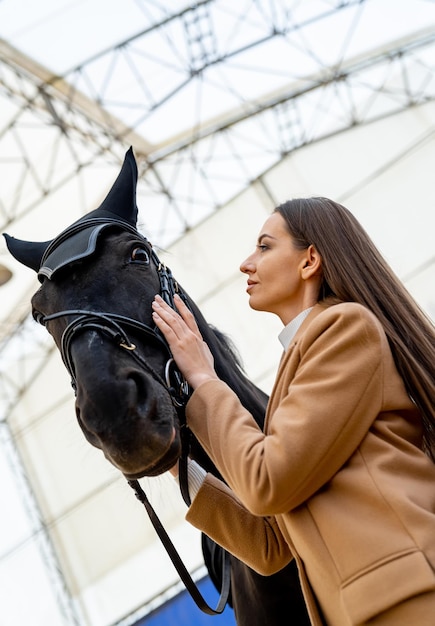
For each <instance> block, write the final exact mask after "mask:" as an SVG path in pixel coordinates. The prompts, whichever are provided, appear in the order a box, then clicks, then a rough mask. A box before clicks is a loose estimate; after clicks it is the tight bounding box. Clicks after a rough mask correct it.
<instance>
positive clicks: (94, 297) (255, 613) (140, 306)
mask: <svg viewBox="0 0 435 626" xmlns="http://www.w3.org/2000/svg"><path fill="white" fill-rule="evenodd" d="M137 176H138V171H137V164H136V159H135V157H134V154H133V150H132V148H130V149H129V150H128V151H127V153H126V154H125V158H124V162H123V165H122V167H121V170H120V172H119V174H118V176H117V178H116V180H115V182H114V184H113V185H112V187H111V188H110V190H109V192H108V194H107V196H106V197H105V199H104V200H103V202H102V204H101V205H100V206H99V207H98V208H97V209H95V210H93V211H90V212H89V213H87V214H86V215H84V216H83V217H81V218H80V219H79V220H77V221H76V222H74V223H73V224H71V225H70V226H69V227H67V228H66V229H65V230H64V231H62V232H61V233H60V234H59V235H58V236H57V237H55V238H54V239H52V240H50V241H45V242H31V241H24V240H20V239H16V238H14V237H11V236H10V235H8V234H6V233H4V236H5V239H6V243H7V247H8V249H9V251H10V252H11V254H12V255H13V256H14V257H15V259H16V260H17V261H19V262H20V263H22V264H24V265H26V266H27V267H29V268H30V269H32V270H33V271H35V272H37V275H38V279H39V281H40V283H41V286H40V288H39V289H38V290H37V291H36V293H35V294H34V295H33V297H32V299H31V306H32V314H33V317H34V319H35V320H36V321H37V322H39V323H42V324H43V325H44V326H45V327H46V329H47V330H48V332H49V333H50V334H51V336H52V337H53V339H54V341H55V343H56V346H57V348H58V349H59V352H60V354H61V356H62V359H63V362H64V364H65V366H66V368H67V370H68V371H69V374H70V376H71V383H72V386H73V389H74V392H75V412H76V417H77V421H78V424H79V426H80V428H81V430H82V432H83V434H84V436H85V438H86V439H87V441H88V442H89V443H90V444H91V445H93V446H95V447H96V448H99V449H100V450H101V451H102V452H103V454H104V456H105V457H106V458H107V460H108V461H109V462H110V463H111V464H112V465H114V466H115V467H116V468H117V469H118V470H119V471H121V472H122V473H123V475H124V476H125V477H126V479H127V480H128V481H137V479H139V478H142V477H145V476H149V477H153V476H158V475H160V474H162V473H164V472H166V471H167V470H168V469H169V468H171V467H172V466H173V465H174V464H175V463H176V462H177V460H178V459H179V458H180V456H181V454H182V433H183V430H185V429H186V426H185V420H184V419H183V418H184V406H185V402H186V399H187V398H188V396H189V393H190V392H189V388H188V386H187V384H186V383H185V381H184V380H183V379H182V376H181V374H180V372H179V371H178V370H177V368H176V365H175V363H174V361H173V359H172V358H171V354H170V351H169V348H168V346H167V344H166V342H165V340H164V338H163V336H162V335H161V334H160V333H159V331H158V330H157V328H156V327H155V325H154V324H153V322H152V316H151V313H152V309H151V303H152V301H153V299H154V296H155V294H156V293H160V294H161V295H162V297H164V299H166V301H167V302H168V303H170V304H171V306H173V300H172V298H173V293H174V292H175V291H177V292H178V293H179V294H180V295H181V296H182V297H183V299H184V301H185V302H186V304H187V305H188V306H189V308H190V309H191V311H192V312H193V314H194V316H195V318H196V321H197V323H198V326H199V329H200V331H201V333H202V336H203V337H204V340H205V341H206V342H207V343H208V345H209V347H210V350H211V352H212V354H213V357H214V361H215V367H216V371H217V374H218V376H219V377H220V378H221V379H222V380H224V381H225V382H226V383H227V384H228V385H229V386H230V387H231V388H232V389H233V390H234V392H235V393H236V394H237V395H238V397H239V399H240V401H241V402H242V404H243V405H244V406H245V408H247V409H248V410H249V411H250V412H251V414H252V415H253V417H254V419H255V420H256V422H257V423H258V424H259V426H262V425H263V422H264V416H265V408H266V404H267V400H268V397H267V395H266V394H265V393H264V392H263V391H261V390H260V389H259V388H258V387H257V386H256V385H254V384H253V383H252V382H251V381H250V380H249V379H248V377H247V376H246V374H245V372H244V370H243V368H242V366H241V363H240V360H239V358H238V356H237V353H236V351H235V349H234V346H233V345H232V343H231V342H230V341H229V340H228V338H227V337H226V336H225V335H224V334H223V333H221V332H220V331H219V330H218V329H217V328H215V327H214V326H212V325H211V324H209V323H208V322H207V321H206V320H205V318H204V316H203V315H202V313H201V311H200V310H199V308H198V306H197V305H196V304H195V302H194V301H193V300H192V298H191V297H190V296H189V295H188V294H187V293H186V292H185V291H184V289H183V288H182V287H181V286H180V285H179V284H178V283H177V282H176V281H175V279H174V277H173V275H172V272H171V270H170V269H169V268H167V267H166V266H165V265H164V264H162V263H161V262H160V260H159V258H158V256H157V254H156V251H155V249H154V248H153V246H152V244H151V243H150V242H149V241H148V239H147V238H146V237H145V236H144V235H143V234H141V233H140V232H139V231H138V229H137V217H138V208H137V205H136V187H137ZM189 454H190V456H191V457H192V458H194V459H195V460H196V461H197V462H198V463H199V464H200V465H201V466H202V467H203V468H204V469H205V470H206V471H208V472H212V473H213V474H215V475H216V476H218V477H220V476H219V473H218V471H217V469H216V467H215V466H214V465H213V463H212V461H211V459H210V458H209V457H208V456H207V455H206V453H205V452H204V450H203V449H202V448H201V446H200V444H199V442H198V441H197V440H196V439H195V438H194V437H193V435H192V434H191V433H190V436H189ZM220 478H221V477H220ZM202 548H203V554H204V561H205V564H206V566H207V568H208V570H209V573H210V577H211V579H212V581H213V582H214V584H215V585H216V587H217V588H219V587H220V584H221V578H222V576H223V574H222V572H221V571H220V566H219V565H217V556H218V555H219V554H220V552H221V551H222V549H221V548H220V547H219V546H217V545H216V544H214V543H213V542H212V541H211V540H210V539H208V538H207V537H205V536H204V535H203V536H202ZM229 558H230V567H231V591H230V596H229V600H228V603H229V604H230V605H231V606H232V607H233V609H234V615H235V618H236V622H237V624H238V625H239V626H257V625H258V626H265V625H267V626H274V625H278V624H282V620H283V615H285V616H286V617H285V620H286V623H288V624H289V625H293V626H309V624H310V620H309V618H308V614H307V609H306V607H305V602H304V599H303V596H302V592H301V587H300V583H299V578H298V573H297V569H296V565H295V563H294V561H292V562H290V563H289V565H287V566H286V567H285V568H284V569H283V570H281V571H280V572H278V573H276V574H274V575H272V576H268V577H266V576H261V575H259V574H257V573H256V572H255V571H253V570H252V569H251V568H249V567H248V566H247V565H245V564H243V563H242V562H240V561H239V560H238V559H236V558H235V557H234V556H232V555H230V557H229Z"/></svg>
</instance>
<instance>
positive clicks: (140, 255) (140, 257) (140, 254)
mask: <svg viewBox="0 0 435 626" xmlns="http://www.w3.org/2000/svg"><path fill="white" fill-rule="evenodd" d="M131 260H132V261H134V262H135V263H146V264H147V265H148V264H149V262H150V255H149V254H148V250H146V249H145V248H139V247H138V248H134V250H133V251H132V253H131Z"/></svg>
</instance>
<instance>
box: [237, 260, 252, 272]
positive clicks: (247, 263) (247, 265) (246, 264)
mask: <svg viewBox="0 0 435 626" xmlns="http://www.w3.org/2000/svg"><path fill="white" fill-rule="evenodd" d="M251 258H252V257H250V256H248V258H247V259H245V260H244V261H243V262H242V263H241V264H240V271H241V272H243V274H250V273H251V272H253V271H254V270H253V265H252V260H251Z"/></svg>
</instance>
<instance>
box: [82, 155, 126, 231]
mask: <svg viewBox="0 0 435 626" xmlns="http://www.w3.org/2000/svg"><path fill="white" fill-rule="evenodd" d="M136 186H137V164H136V159H135V158H134V154H133V149H132V148H131V147H130V148H129V149H128V150H127V152H126V154H125V157H124V163H123V165H122V168H121V171H120V172H119V174H118V177H117V179H116V180H115V182H114V183H113V185H112V188H111V189H110V191H109V193H108V194H107V196H106V198H105V199H104V200H103V202H102V203H101V204H100V206H99V207H98V209H95V210H94V211H91V212H90V213H88V214H87V215H85V216H84V217H82V218H81V219H80V220H79V221H80V222H81V221H85V220H87V219H89V218H93V217H109V218H112V219H113V218H117V219H121V220H124V221H125V222H128V223H129V224H131V225H132V226H134V227H136V224H137V213H138V211H137V205H136Z"/></svg>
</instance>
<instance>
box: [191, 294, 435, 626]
mask: <svg viewBox="0 0 435 626" xmlns="http://www.w3.org/2000/svg"><path fill="white" fill-rule="evenodd" d="M187 417H188V424H189V426H190V428H191V429H192V431H193V432H194V433H195V435H196V436H197V437H198V439H199V440H200V442H201V443H202V445H203V446H204V448H205V449H206V451H207V452H208V453H209V455H210V456H211V458H212V459H213V460H214V461H215V463H216V466H217V467H218V469H219V470H220V472H221V473H222V475H223V476H224V478H225V480H226V481H227V482H228V484H229V485H230V486H231V489H232V491H231V490H230V489H229V488H227V487H226V486H225V485H224V484H223V483H222V482H220V481H218V480H217V479H216V478H214V477H212V476H211V475H208V476H207V478H206V480H205V482H204V484H203V485H202V487H201V488H200V490H199V492H198V494H197V496H196V497H195V499H194V501H193V503H192V505H191V507H190V509H189V510H188V512H187V516H186V519H188V520H189V522H191V523H192V524H193V525H195V526H196V527H198V528H200V529H201V530H203V531H204V532H205V533H206V534H208V535H209V536H210V537H212V538H213V539H214V540H215V541H217V542H218V543H219V544H221V545H222V546H224V547H226V548H227V549H228V550H229V551H231V552H232V553H233V554H235V555H236V556H237V557H239V558H240V559H241V560H243V561H245V562H246V563H248V564H249V565H250V566H251V567H252V568H254V569H255V570H257V571H258V572H260V573H261V574H265V575H268V574H271V573H273V572H275V571H277V570H279V569H281V568H282V567H283V566H284V565H285V564H286V563H288V561H289V560H290V559H291V558H292V556H294V557H295V558H296V559H297V562H298V565H299V571H300V575H301V581H302V587H303V590H304V594H305V598H306V601H307V605H308V608H309V612H310V616H311V620H312V623H313V624H315V625H316V626H317V625H320V624H323V623H326V624H328V625H333V626H354V625H357V624H364V623H366V622H367V621H368V620H370V619H372V618H375V617H376V616H378V615H379V614H380V613H382V612H384V611H388V609H390V607H393V606H395V605H397V604H398V603H400V602H402V601H404V600H406V599H408V598H411V597H413V596H416V595H418V594H422V593H424V592H428V591H431V592H432V593H431V594H429V596H428V597H429V601H430V602H432V606H431V607H429V606H428V607H427V609H428V612H429V614H430V615H432V616H433V623H434V624H435V605H434V602H435V593H434V590H435V465H434V464H433V463H432V462H431V460H430V459H429V458H428V457H427V456H426V455H424V454H423V453H422V451H421V449H420V445H421V422H420V417H419V413H418V411H417V410H416V408H415V406H414V405H413V403H412V402H411V400H410V399H409V397H408V395H407V393H406V391H405V388H404V385H403V381H402V379H401V378H400V376H399V374H398V372H397V370H396V368H395V365H394V362H393V358H392V355H391V351H390V349H389V344H388V341H387V339H386V336H385V334H384V332H383V329H382V327H381V325H380V324H379V322H378V321H377V319H376V318H375V317H374V316H373V315H372V314H371V313H370V312H369V311H368V310H366V309H365V308H364V307H362V306H360V305H358V304H354V303H341V304H335V305H333V306H328V307H325V306H324V305H316V306H315V307H314V309H313V310H312V311H311V313H310V314H309V315H308V317H307V318H306V320H305V321H304V322H303V324H302V326H301V327H300V329H299V330H298V332H297V334H296V336H295V338H294V340H293V342H292V344H291V346H290V347H289V349H288V351H287V352H286V354H285V355H284V356H283V359H282V361H281V363H280V366H279V370H278V374H277V379H276V383H275V386H274V389H273V391H272V394H271V398H270V402H269V407H268V412H267V416H266V423H265V430H264V433H263V432H262V431H261V430H259V429H258V427H257V426H256V425H255V423H254V420H253V419H252V418H251V417H250V415H249V414H248V413H247V412H246V411H245V410H244V409H243V407H241V405H240V403H239V401H238V399H237V397H236V396H235V395H234V394H233V392H232V391H231V390H230V389H229V388H228V387H227V386H226V385H225V384H224V383H223V382H221V381H210V382H207V383H204V384H203V385H201V386H200V387H199V388H198V389H197V390H196V391H195V392H194V394H193V396H192V398H191V399H190V401H189V404H188V407H187ZM235 494H238V497H236V496H235ZM428 623H432V622H430V621H429V622H428ZM395 626H396V625H395ZM397 626H399V622H397ZM400 626H401V623H400ZM403 626H409V623H406V624H403Z"/></svg>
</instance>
